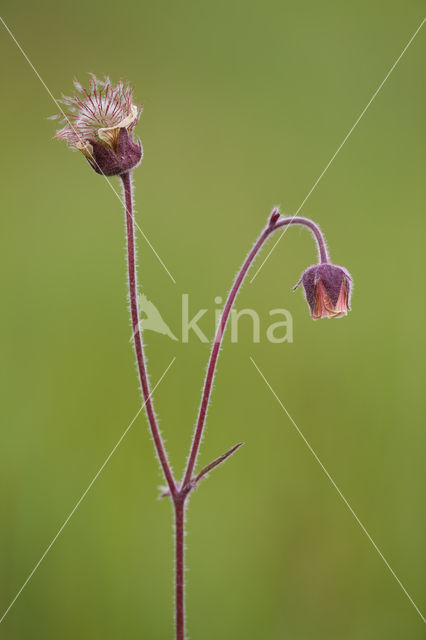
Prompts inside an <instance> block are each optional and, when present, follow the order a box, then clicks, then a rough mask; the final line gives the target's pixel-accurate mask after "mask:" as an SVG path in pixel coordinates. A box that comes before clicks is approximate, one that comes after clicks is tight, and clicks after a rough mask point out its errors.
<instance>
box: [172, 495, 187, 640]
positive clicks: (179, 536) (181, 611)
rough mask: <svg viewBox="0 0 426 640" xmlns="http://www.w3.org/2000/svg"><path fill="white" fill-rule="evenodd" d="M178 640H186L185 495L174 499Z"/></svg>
mask: <svg viewBox="0 0 426 640" xmlns="http://www.w3.org/2000/svg"><path fill="white" fill-rule="evenodd" d="M174 509H175V610H176V640H185V557H184V554H185V543H184V537H185V522H184V520H185V497H183V498H182V499H177V500H176V499H175V500H174Z"/></svg>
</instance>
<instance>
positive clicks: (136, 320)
mask: <svg viewBox="0 0 426 640" xmlns="http://www.w3.org/2000/svg"><path fill="white" fill-rule="evenodd" d="M121 180H122V183H123V190H124V197H125V205H126V206H125V213H126V238H127V258H128V279H129V299H130V312H131V320H132V331H133V341H134V348H135V353H136V361H137V365H138V373H139V380H140V384H141V391H142V397H143V401H144V406H145V411H146V414H147V417H148V422H149V426H150V429H151V433H152V437H153V440H154V445H155V449H156V452H157V455H158V458H159V461H160V465H161V468H162V470H163V473H164V477H165V479H166V481H167V485H168V494H169V495H170V496H171V498H172V501H173V507H174V517H175V607H176V620H175V622H176V640H185V600H184V598H185V544H184V537H185V503H186V500H187V498H188V495H189V493H190V492H191V490H192V489H193V488H195V486H196V485H197V484H198V482H199V480H201V478H202V477H204V475H206V474H207V473H208V472H209V471H211V470H212V469H213V468H215V467H216V466H218V465H219V464H221V463H222V462H223V461H225V460H226V459H227V458H228V457H229V456H230V455H232V453H234V451H236V450H237V448H238V447H239V446H240V445H239V444H238V445H236V446H234V447H232V449H230V450H229V451H228V452H227V453H225V454H223V455H222V456H220V457H219V458H217V459H216V460H214V461H213V462H212V463H211V464H210V465H207V467H205V468H204V469H203V470H202V471H201V472H200V473H199V474H198V475H197V476H195V477H193V472H194V468H195V464H196V461H197V456H198V453H199V449H200V444H201V439H202V435H203V430H204V427H205V423H206V417H207V408H208V404H209V400H210V395H211V391H212V385H213V378H214V374H215V371H216V367H217V361H218V357H219V352H220V347H221V344H222V340H223V335H224V332H225V329H226V325H227V322H228V319H229V315H230V313H231V310H232V307H233V304H234V302H235V299H236V297H237V295H238V292H239V290H240V288H241V286H242V284H243V282H244V280H245V277H246V275H247V273H248V270H249V268H250V266H251V265H252V263H253V261H254V259H255V257H256V256H257V254H258V253H259V251H260V250H261V248H262V247H263V245H264V243H265V242H266V241H267V240H268V238H269V237H270V236H271V235H272V234H273V233H274V232H275V231H278V229H281V228H282V227H285V226H288V225H292V224H299V225H304V226H306V227H308V228H309V229H310V230H311V232H312V233H313V235H314V237H315V239H316V242H317V246H318V258H319V262H321V263H327V262H329V258H328V254H327V248H326V245H325V241H324V237H323V235H322V233H321V231H320V229H319V227H318V226H317V225H316V224H314V223H313V222H312V221H311V220H309V219H308V218H301V217H294V218H281V216H280V215H279V213H278V211H276V210H274V211H273V212H272V214H271V216H270V218H269V222H268V225H267V226H266V227H265V229H264V230H263V231H262V233H261V234H260V236H259V238H258V240H257V241H256V243H255V244H254V246H253V248H252V250H251V251H250V253H249V254H248V256H247V258H246V259H245V261H244V263H243V265H242V267H241V269H240V271H239V273H238V275H237V277H236V279H235V282H234V284H233V286H232V288H231V291H230V292H229V295H228V298H227V300H226V303H225V306H224V308H223V312H222V316H221V319H220V321H219V325H218V328H217V331H216V336H215V339H214V342H213V345H212V349H211V353H210V359H209V364H208V368H207V375H206V378H205V381H204V387H203V391H202V397H201V404H200V408H199V412H198V420H197V424H196V427H195V431H194V437H193V441H192V445H191V449H190V455H189V458H188V463H187V467H186V470H185V474H184V480H183V482H182V484H181V485H178V484H176V481H175V479H174V477H173V473H172V470H171V467H170V464H169V461H168V457H167V453H166V450H165V447H164V443H163V439H162V437H161V433H160V430H159V427H158V423H157V419H156V416H155V412H154V407H153V403H152V398H151V391H150V385H149V380H148V374H147V370H146V364H145V354H144V349H143V342H142V336H141V329H140V316H139V308H138V289H137V274H136V247H135V224H134V218H133V203H132V184H131V177H130V174H129V173H125V174H123V175H121ZM166 494H167V493H166ZM166 494H164V495H166Z"/></svg>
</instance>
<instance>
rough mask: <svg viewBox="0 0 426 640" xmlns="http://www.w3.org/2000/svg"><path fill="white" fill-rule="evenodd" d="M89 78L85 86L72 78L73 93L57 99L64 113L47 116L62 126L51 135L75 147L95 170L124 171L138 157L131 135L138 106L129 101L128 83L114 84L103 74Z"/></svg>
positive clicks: (138, 146)
mask: <svg viewBox="0 0 426 640" xmlns="http://www.w3.org/2000/svg"><path fill="white" fill-rule="evenodd" d="M90 78H91V80H90V85H89V89H85V88H84V87H83V86H82V85H81V84H80V82H78V80H74V87H75V89H76V92H75V94H74V95H73V96H71V97H68V96H63V97H62V99H61V100H59V102H60V103H61V104H63V105H64V112H63V113H62V114H60V115H56V116H52V118H51V119H52V120H53V119H55V120H56V119H59V120H60V121H61V123H62V124H63V125H64V126H63V127H62V128H61V129H59V130H58V131H57V132H56V136H55V138H58V139H60V140H65V142H67V143H68V145H69V146H70V147H71V148H73V149H79V150H80V151H81V152H82V153H83V154H84V156H85V157H86V159H87V160H88V162H89V164H90V165H91V166H92V167H93V169H94V170H95V171H96V172H97V173H100V174H103V175H106V176H112V175H120V174H122V173H126V172H127V171H129V170H130V169H133V167H135V166H136V165H137V164H139V162H140V161H141V158H142V146H141V143H140V140H138V142H137V143H135V142H134V141H133V134H132V131H133V129H134V127H135V126H136V124H137V122H138V120H139V117H140V114H141V111H142V108H141V107H137V106H136V105H135V104H134V103H133V91H132V88H131V87H130V85H129V83H128V82H123V81H120V82H119V83H118V84H117V85H115V86H114V85H112V84H111V81H110V80H109V78H107V77H106V78H105V79H104V80H98V78H96V76H94V75H93V74H90Z"/></svg>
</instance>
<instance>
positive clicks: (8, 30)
mask: <svg viewBox="0 0 426 640" xmlns="http://www.w3.org/2000/svg"><path fill="white" fill-rule="evenodd" d="M0 20H1V22H2V23H3V26H4V28H5V29H6V31H7V32H8V34H9V35H10V37H11V38H12V40H13V41H14V43H15V44H16V46H17V47H18V49H19V51H20V52H21V53H22V55H23V56H24V58H25V60H26V61H27V62H28V64H29V65H30V67H31V69H32V70H33V71H34V73H35V75H36V76H37V78H38V79H39V80H40V82H41V84H42V85H43V87H44V88H45V89H46V91H47V93H48V94H49V96H50V97H51V98H52V100H53V102H54V103H55V105H56V107H57V108H58V109H59V111H60V112H61V113H62V115H63V116H64V118H65V119H66V120H67V122H68V124H69V126H70V127H71V128H72V129H73V130H74V132H75V134H76V135H77V136H78V133H77V131H76V130H75V129H74V126H73V124H72V122H70V120H69V119H68V117H67V115H66V113H65V112H64V110H63V109H62V107H61V105H60V104H59V102H58V101H57V100H56V98H55V96H54V95H53V93H52V92H51V91H50V89H49V87H48V86H47V84H46V83H45V81H44V80H43V78H42V77H41V75H40V74H39V72H38V71H37V69H36V68H35V66H34V65H33V63H32V62H31V60H30V59H29V57H28V56H27V54H26V53H25V51H24V49H23V48H22V47H21V45H20V44H19V42H18V41H17V39H16V38H15V36H14V35H13V33H12V31H11V30H10V29H9V27H8V26H7V24H6V23H5V21H4V20H3V18H2V17H1V16H0ZM83 142H84V141H83ZM95 162H96V161H95ZM96 164H97V166H98V169H99V170H100V171H101V173H102V175H103V177H104V178H105V180H106V181H107V183H108V185H109V186H110V188H111V189H112V191H113V192H114V194H115V195H116V196H117V198H118V199H119V200H120V202H121V204H122V205H123V207H124V206H125V205H124V201H123V199H122V198H121V196H120V194H119V193H118V192H117V191H116V189H115V188H114V186H113V184H112V183H111V181H110V180H109V179H108V177H107V176H106V175H105V174H104V173H103V171H102V169H101V168H100V167H99V165H98V163H97V162H96ZM133 222H134V223H135V226H136V227H137V229H138V230H139V231H140V233H141V234H142V236H143V238H144V240H145V241H146V243H147V244H148V246H149V247H150V249H151V251H152V252H153V253H154V255H155V256H156V258H157V260H158V261H159V263H160V264H161V266H162V267H163V269H164V270H165V271H166V273H167V274H168V276H169V278H170V279H171V280H172V281H173V282H174V284H176V280H175V279H174V277H173V276H172V274H171V273H170V271H169V270H168V269H167V267H166V265H165V264H164V262H163V260H162V259H161V258H160V256H159V255H158V253H157V251H156V250H155V249H154V247H153V246H152V244H151V242H150V241H149V239H148V237H147V235H146V234H145V233H144V232H143V231H142V229H141V227H140V226H139V225H138V223H137V222H136V220H135V219H134V217H133Z"/></svg>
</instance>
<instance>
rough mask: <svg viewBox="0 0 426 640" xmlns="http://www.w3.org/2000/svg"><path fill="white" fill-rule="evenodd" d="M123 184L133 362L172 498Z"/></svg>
mask: <svg viewBox="0 0 426 640" xmlns="http://www.w3.org/2000/svg"><path fill="white" fill-rule="evenodd" d="M121 180H122V183H123V190H124V198H125V204H126V209H125V213H126V237H127V265H128V279H129V300H130V313H131V319H132V332H133V342H134V347H135V353H136V361H137V365H138V373H139V380H140V385H141V390H142V397H143V401H144V406H145V411H146V415H147V417H148V422H149V426H150V429H151V433H152V437H153V440H154V445H155V449H156V451H157V455H158V458H159V460H160V464H161V468H162V470H163V473H164V476H165V478H166V481H167V484H168V487H169V490H170V493H171V495H172V497H174V496H175V495H176V483H175V481H174V478H173V474H172V470H171V467H170V464H169V461H168V458H167V453H166V450H165V448H164V444H163V439H162V437H161V434H160V430H159V427H158V424H157V419H156V417H155V412H154V407H153V403H152V399H151V391H150V385H149V380H148V374H147V370H146V364H145V355H144V349H143V343H142V336H141V329H140V323H139V320H140V319H139V307H138V285H137V275H136V246H135V224H134V219H133V203H132V183H131V177H130V173H124V174H122V175H121Z"/></svg>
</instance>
